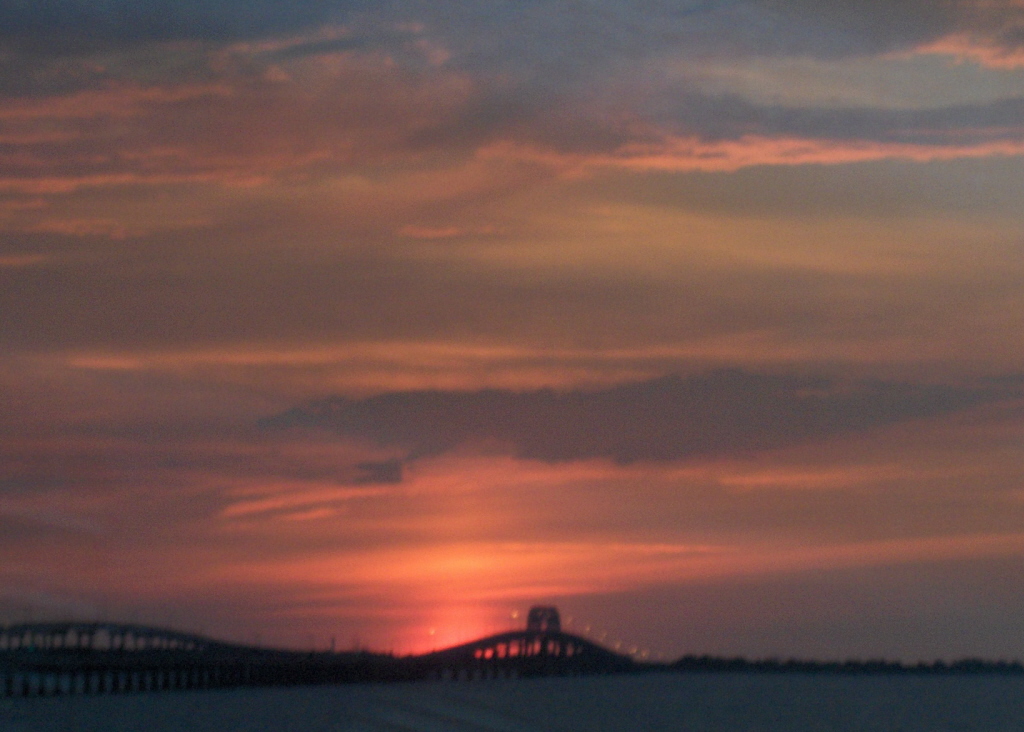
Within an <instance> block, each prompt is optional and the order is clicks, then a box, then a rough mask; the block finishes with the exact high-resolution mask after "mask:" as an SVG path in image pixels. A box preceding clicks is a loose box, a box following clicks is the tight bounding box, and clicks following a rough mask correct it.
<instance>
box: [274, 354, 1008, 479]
mask: <svg viewBox="0 0 1024 732" xmlns="http://www.w3.org/2000/svg"><path fill="white" fill-rule="evenodd" d="M1006 396H1007V393H1006V392H1005V391H1000V390H992V389H989V388H982V387H954V386H922V385H914V384H904V383H889V382H867V383H858V384H853V385H848V386H843V385H840V384H838V383H833V382H830V381H828V380H823V379H811V378H801V377H789V376H771V375H762V374H752V373H746V372H742V371H736V370H722V371H715V372H711V373H708V374H706V375H703V376H694V377H690V378H686V379H684V378H681V377H677V376H668V377H664V378H659V379H654V380H650V381H643V382H636V383H628V384H622V385H619V386H613V387H609V388H606V389H601V390H594V391H568V392H564V393H558V392H554V391H551V390H539V391H532V392H520V393H516V392H511V391H503V390H496V389H491V390H483V391H475V392H452V391H429V390H424V391H411V392H397V393H390V394H382V395H379V396H374V397H369V398H366V399H350V398H345V397H336V398H331V399H325V400H322V401H317V402H313V403H310V404H307V405H305V406H302V407H298V408H295V409H292V410H290V411H288V412H285V413H282V414H280V415H277V416H276V417H273V418H270V419H267V420H265V421H264V422H263V424H264V426H265V427H267V428H273V429H280V428H287V427H319V428H325V429H327V430H331V431H334V432H337V433H338V434H341V435H344V436H346V437H350V438H357V439H365V440H370V441H372V442H375V443H378V444H380V445H382V446H396V447H401V448H404V449H406V450H408V451H409V454H410V456H413V457H416V456H423V455H435V454H439V453H443V452H447V451H451V450H454V449H456V448H458V447H460V446H463V445H467V444H470V445H472V444H477V445H485V446H486V445H488V444H491V445H494V444H497V445H500V446H505V447H511V449H512V450H513V451H514V452H515V453H516V454H517V455H518V456H520V457H523V458H532V459H540V460H547V461H563V460H582V459H588V458H609V459H611V460H614V461H616V462H620V463H629V462H634V461H664V460H679V459H685V458H690V457H695V456H706V455H719V454H732V453H742V452H745V451H750V450H763V449H771V448H778V447H783V446H787V445H791V444H794V443H800V442H805V441H808V440H815V439H822V438H827V437H830V436H833V435H840V434H844V433H848V432H855V431H860V430H869V429H872V428H875V427H879V426H882V425H887V424H892V423H897V422H902V421H906V420H911V419H917V418H925V417H932V416H937V415H942V414H946V413H950V412H956V411H959V410H963V409H966V408H969V407H971V406H974V405H977V404H980V403H982V402H985V401H989V400H992V399H999V398H1006Z"/></svg>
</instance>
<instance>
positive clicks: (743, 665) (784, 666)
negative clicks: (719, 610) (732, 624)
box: [667, 655, 1024, 676]
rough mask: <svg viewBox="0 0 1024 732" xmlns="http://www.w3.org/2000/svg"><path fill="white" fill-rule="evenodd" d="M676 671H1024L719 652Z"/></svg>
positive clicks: (980, 663) (1015, 664)
mask: <svg viewBox="0 0 1024 732" xmlns="http://www.w3.org/2000/svg"><path fill="white" fill-rule="evenodd" d="M667 668H669V669H672V670H674V671H696V672H715V673H719V672H727V673H743V672H747V673H802V674H848V675H870V674H1001V675H1007V676H1016V675H1024V665H1021V662H1020V661H986V660H984V659H980V658H964V659H961V660H959V661H952V662H949V663H947V662H945V661H942V660H938V661H932V662H930V663H929V662H926V661H919V662H918V663H914V664H905V663H901V662H899V661H886V660H884V659H868V660H863V661H862V660H848V661H803V660H799V659H793V658H790V659H786V660H782V659H778V658H767V659H755V660H751V659H747V658H721V657H716V656H692V655H688V656H683V657H682V658H680V659H679V660H678V661H674V662H673V663H670V664H667Z"/></svg>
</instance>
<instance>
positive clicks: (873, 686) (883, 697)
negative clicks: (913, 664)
mask: <svg viewBox="0 0 1024 732" xmlns="http://www.w3.org/2000/svg"><path fill="white" fill-rule="evenodd" d="M0 730H2V732H135V731H136V730H137V731H138V732H143V731H144V732H172V731H173V732H187V731H192V730H194V731H195V732H207V731H209V732H234V731H238V732H243V731H245V732H250V731H252V732H264V731H265V732H293V731H294V732H326V731H328V730H329V731H331V732H335V731H338V732H369V731H377V730H380V731H387V732H398V731H399V730H401V731H403V732H435V731H438V732H463V731H467V732H468V731H473V732H483V731H485V730H486V731H494V732H539V731H544V732H548V731H550V732H570V731H572V732H581V731H583V732H588V731H592V732H606V731H607V732H619V731H622V730H624V731H630V730H638V731H643V732H662V731H664V732H690V731H693V732H712V731H713V732H725V731H728V732H744V731H749V732H754V731H760V730H764V731H765V732H769V731H771V732H776V731H780V732H788V731H790V730H792V731H793V732H815V731H817V730H822V731H826V730H827V731H829V732H831V731H833V730H843V731H845V730H850V731H851V732H854V731H856V732H873V731H875V730H878V731H879V732H883V731H884V732H897V731H898V732H917V731H918V730H920V731H921V732H925V731H927V732H943V731H945V730H949V731H950V732H953V731H954V730H955V731H956V732H970V731H973V730H985V731H989V730H1015V731H1017V730H1024V677H1004V676H932V677H929V676H912V675H906V676H859V677H858V676H822V675H817V676H815V675H799V674H787V675H777V676H772V675H753V674H750V675H747V674H652V675H645V676H604V677H589V678H547V679H529V680H516V681H488V682H461V683H420V684H392V685H358V686H328V687H301V688H272V689H236V690H230V691H203V692H165V693H158V694H137V695H129V696H102V697H81V696H80V697H63V698H36V699H3V700H0Z"/></svg>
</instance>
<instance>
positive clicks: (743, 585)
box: [0, 0, 1024, 661]
mask: <svg viewBox="0 0 1024 732" xmlns="http://www.w3.org/2000/svg"><path fill="white" fill-rule="evenodd" d="M1022 204H1024V3H1022V2H1020V0H942V1H941V2H935V1H934V0H890V1H889V2H886V3H877V2H868V1H867V0H836V1H835V2H832V3H828V4H823V3H816V2H809V1H808V0H732V1H726V0H722V1H720V2H716V1H714V0H707V1H702V0H673V1H672V2H668V1H667V0H654V1H651V0H645V2H638V1H637V0H519V1H518V2H508V1H507V0H489V1H488V2H475V3H468V2H454V1H452V0H433V1H432V2H422V1H420V0H377V1H375V2H367V1H366V0H290V1H289V2H282V1H280V0H246V2H241V1H240V0H178V1H177V2H169V1H168V0H132V1H131V2H129V0H102V1H97V0H62V1H60V2H57V0H41V1H40V2H33V3H27V2H15V1H6V2H0V394H2V399H0V622H8V623H12V622H23V621H43V620H55V619H67V618H71V619H79V620H98V619H111V620H123V621H131V622H142V623H148V624H153V625H160V626H171V627H175V628H179V629H182V630H189V631H197V632H202V633H206V634H209V635H213V636H216V637H220V638H225V639H229V640H238V641H244V642H260V643H266V644H275V645H282V646H288V647H296V648H306V647H315V648H325V647H327V646H328V645H329V644H330V643H332V642H333V643H335V645H336V647H339V648H341V647H367V648H371V649H374V650H382V651H387V650H390V651H394V652H396V653H411V652H421V651H425V650H430V649H431V648H440V647H444V646H446V645H451V644H453V643H457V642H461V641H468V640H471V639H474V638H476V637H478V636H481V635H484V634H487V633H491V632H497V631H500V630H504V629H506V628H511V627H517V626H520V625H521V624H522V623H523V619H524V618H525V614H526V611H527V610H528V608H529V607H530V606H531V605H534V604H554V605H557V606H558V607H559V608H560V609H561V611H562V615H563V623H564V625H566V626H567V628H568V629H569V630H571V631H573V632H577V633H580V634H584V635H588V636H589V637H591V638H593V639H594V640H597V641H599V642H602V643H605V644H607V645H609V646H612V647H615V648H619V649H621V650H623V651H625V652H631V653H636V654H638V655H639V656H642V657H649V658H676V657H678V656H680V655H682V654H684V653H697V654H702V653H711V654H723V655H746V656H750V657H768V656H777V657H783V658H785V657H793V656H795V657H802V658H820V659H843V658H871V657H886V658H891V659H901V660H905V661H916V660H921V659H925V660H931V659H935V658H947V659H952V658H959V657H964V656H982V657H986V658H992V659H999V658H1024V633H1022V632H1021V628H1022V627H1024V571H1022V570H1024V481H1022V479H1024V338H1022V337H1021V333H1022V332H1024V205H1022ZM645 654H646V655H645Z"/></svg>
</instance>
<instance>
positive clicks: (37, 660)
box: [0, 608, 640, 697]
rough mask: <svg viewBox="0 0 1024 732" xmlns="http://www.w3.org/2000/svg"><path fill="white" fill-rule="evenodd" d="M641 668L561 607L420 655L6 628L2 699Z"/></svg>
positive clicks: (55, 627) (135, 632)
mask: <svg viewBox="0 0 1024 732" xmlns="http://www.w3.org/2000/svg"><path fill="white" fill-rule="evenodd" d="M639 667H640V664H638V663H637V662H635V661H634V660H633V659H632V658H630V657H629V656H624V655H621V654H618V653H615V652H613V651H611V650H609V649H607V648H604V647H602V646H600V645H598V644H596V643H594V642H592V641H589V640H587V639H586V638H582V637H580V636H577V635H573V634H571V633H565V632H563V631H562V630H561V627H560V623H559V619H558V611H557V610H555V609H554V608H534V609H533V610H531V612H530V615H529V618H528V622H527V628H526V629H525V630H514V631H509V632H505V633H499V634H497V635H492V636H488V637H486V638H480V639H478V640H475V641H472V642H470V643H464V644H462V645H458V646H454V647H452V648H446V649H442V650H438V651H433V652H431V653H426V654H422V655H416V656H393V655H390V654H380V653H371V652H368V651H342V652H334V651H330V652H327V651H313V652H304V651H292V650H282V649H273V648H263V647H260V646H256V645H243V644H235V643H226V642H222V641H217V640H213V639H210V638H206V637H203V636H200V635H194V634H189V633H179V632H176V631H173V630H167V629H163V628H153V627H148V626H144V625H135V624H123V623H75V622H65V623H25V624H20V625H11V626H0V696H2V697H26V696H59V695H68V694H125V693H138V692H153V691H171V690H189V689H216V688H231V687H241V686H290V685H311V684H341V683H366V682H392V681H418V680H430V679H432V680H469V679H496V678H519V677H532V676H552V675H571V676H575V675H584V674H604V673H619V672H623V671H631V670H635V669H637V668H639Z"/></svg>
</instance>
